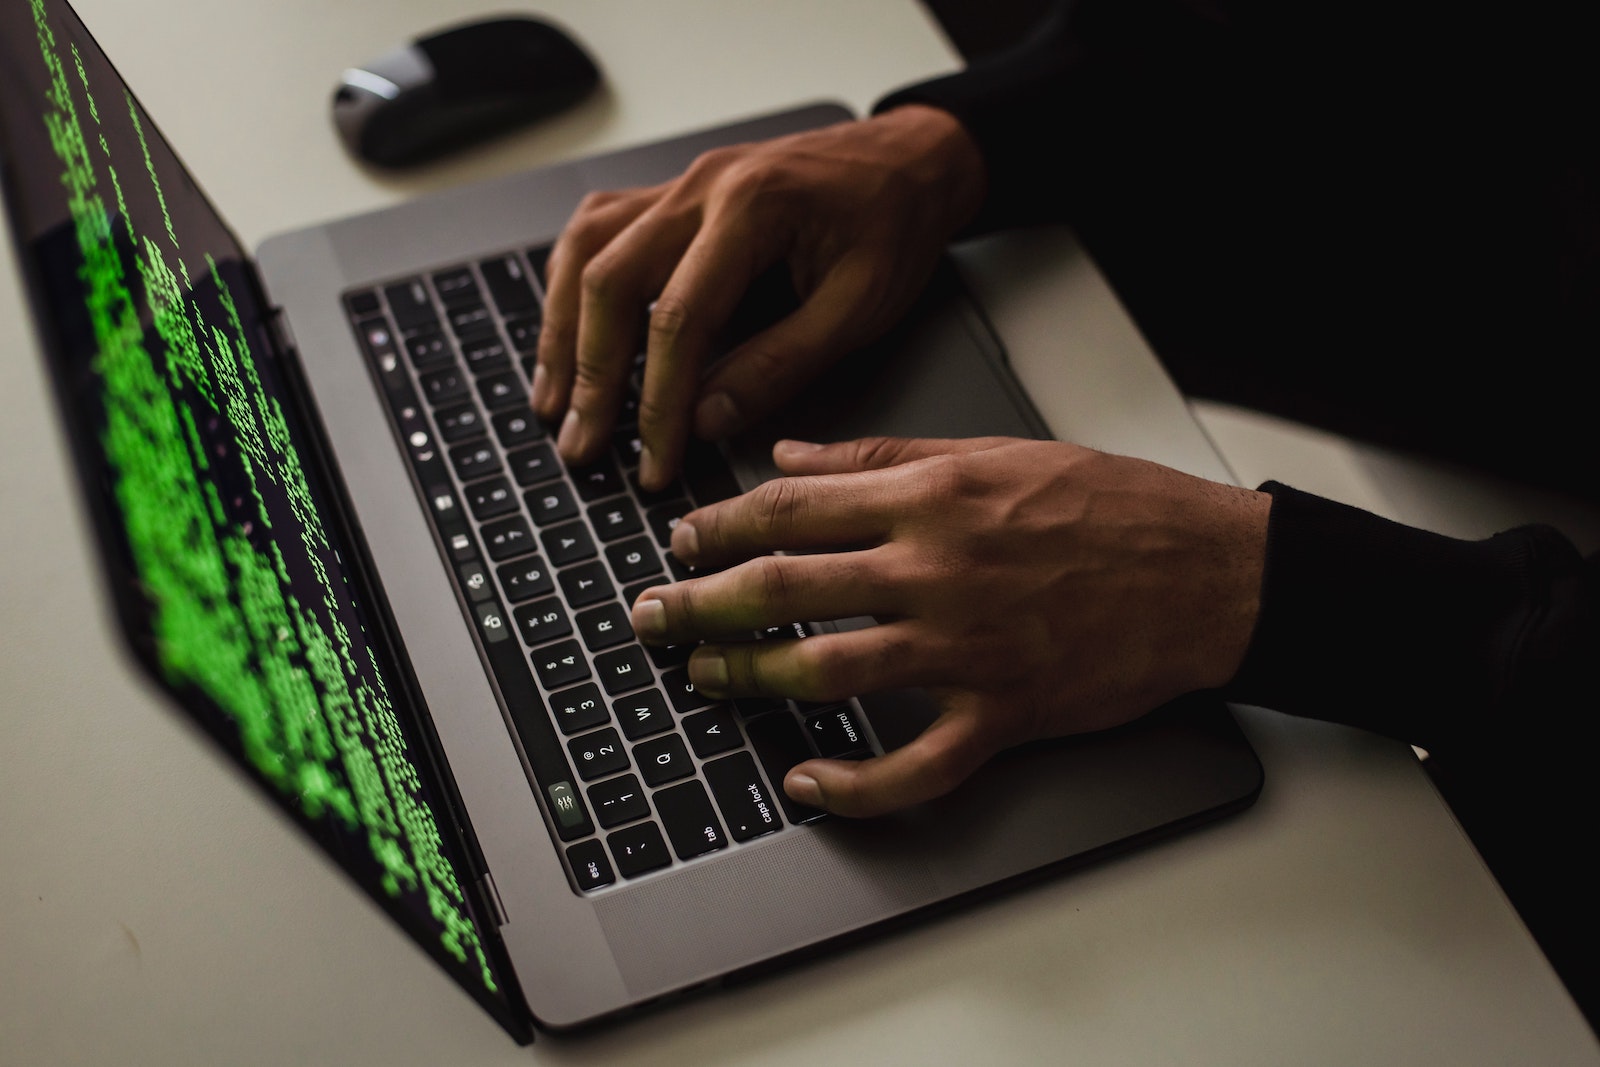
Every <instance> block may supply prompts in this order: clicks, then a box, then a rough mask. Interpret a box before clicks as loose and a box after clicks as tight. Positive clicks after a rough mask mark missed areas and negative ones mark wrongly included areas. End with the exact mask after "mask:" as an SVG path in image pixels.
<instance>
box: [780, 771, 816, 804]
mask: <svg viewBox="0 0 1600 1067" xmlns="http://www.w3.org/2000/svg"><path fill="white" fill-rule="evenodd" d="M783 791H784V792H785V793H788V794H789V796H790V798H791V799H793V800H798V801H799V802H800V803H802V804H809V805H810V806H811V807H813V808H820V807H822V787H821V786H820V785H818V784H817V780H816V779H815V778H813V777H811V776H810V775H809V774H799V773H795V774H790V775H789V777H787V778H785V779H784V780H783Z"/></svg>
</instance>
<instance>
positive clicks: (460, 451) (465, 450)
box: [450, 441, 500, 482]
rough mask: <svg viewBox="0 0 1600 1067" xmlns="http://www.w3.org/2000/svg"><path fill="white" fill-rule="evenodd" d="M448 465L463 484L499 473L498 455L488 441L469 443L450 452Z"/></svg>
mask: <svg viewBox="0 0 1600 1067" xmlns="http://www.w3.org/2000/svg"><path fill="white" fill-rule="evenodd" d="M450 465H451V466H452V467H454V468H455V471H456V477H457V478H460V479H461V480H462V481H464V482H470V481H472V480H473V479H474V478H482V477H483V476H484V475H486V474H498V473H499V472H500V453H498V452H496V451H495V450H494V446H493V445H491V444H490V443H489V442H488V441H469V442H467V443H466V444H464V445H457V446H455V447H454V448H452V449H451V450H450Z"/></svg>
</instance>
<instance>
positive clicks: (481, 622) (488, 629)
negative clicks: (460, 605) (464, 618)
mask: <svg viewBox="0 0 1600 1067" xmlns="http://www.w3.org/2000/svg"><path fill="white" fill-rule="evenodd" d="M472 614H473V615H474V616H476V617H477V620H478V632H479V633H480V634H482V635H483V639H484V641H486V642H489V643H491V644H498V643H499V642H501V641H504V640H505V639H506V638H508V637H510V636H511V626H510V625H509V624H508V623H507V621H506V612H505V609H504V608H502V607H501V606H500V601H498V600H496V599H494V598H493V597H489V598H486V599H483V600H479V601H475V602H474V603H473V605H472Z"/></svg>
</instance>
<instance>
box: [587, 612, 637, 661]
mask: <svg viewBox="0 0 1600 1067" xmlns="http://www.w3.org/2000/svg"><path fill="white" fill-rule="evenodd" d="M577 622H578V636H580V637H582V638H583V646H584V647H585V648H587V649H588V650H589V651H590V652H602V651H604V650H606V649H608V648H614V647H615V646H617V645H621V644H626V643H627V642H629V641H632V640H633V627H632V626H631V625H630V624H629V622H628V609H627V608H624V607H623V606H622V605H621V604H617V603H610V604H602V605H601V606H600V607H598V608H594V609H592V610H589V611H585V612H581V613H580V614H579V615H578V619H577Z"/></svg>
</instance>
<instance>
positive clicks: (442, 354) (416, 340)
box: [405, 333, 456, 371]
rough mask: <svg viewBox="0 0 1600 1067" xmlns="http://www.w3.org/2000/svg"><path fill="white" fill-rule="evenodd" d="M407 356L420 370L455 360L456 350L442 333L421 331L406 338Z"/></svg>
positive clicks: (444, 364)
mask: <svg viewBox="0 0 1600 1067" xmlns="http://www.w3.org/2000/svg"><path fill="white" fill-rule="evenodd" d="M405 348H406V356H407V358H409V359H410V360H411V365H412V366H413V367H415V368H417V370H419V371H425V370H428V369H430V368H432V367H442V366H447V365H449V364H452V363H454V362H455V356H456V353H455V350H454V349H453V348H451V347H450V342H449V341H446V340H445V339H444V337H443V336H442V335H441V334H437V333H419V334H416V335H414V336H412V337H408V338H406V340H405Z"/></svg>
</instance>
